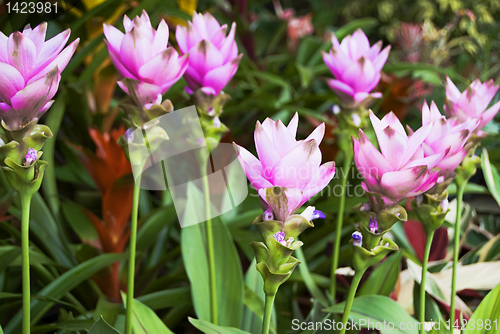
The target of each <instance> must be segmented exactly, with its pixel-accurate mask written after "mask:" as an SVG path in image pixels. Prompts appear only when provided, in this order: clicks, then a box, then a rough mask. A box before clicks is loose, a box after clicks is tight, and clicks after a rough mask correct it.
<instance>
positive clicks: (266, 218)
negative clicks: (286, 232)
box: [262, 206, 283, 233]
mask: <svg viewBox="0 0 500 334" xmlns="http://www.w3.org/2000/svg"><path fill="white" fill-rule="evenodd" d="M262 220H264V221H269V220H274V215H273V210H272V209H271V207H270V206H268V207H267V210H266V211H264V213H263V214H262ZM281 233H283V232H281Z"/></svg>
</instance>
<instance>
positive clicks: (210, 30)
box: [175, 12, 243, 95]
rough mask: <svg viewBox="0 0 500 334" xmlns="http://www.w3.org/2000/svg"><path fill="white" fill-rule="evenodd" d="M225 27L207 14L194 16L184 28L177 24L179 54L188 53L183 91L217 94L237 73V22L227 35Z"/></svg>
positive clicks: (195, 14)
mask: <svg viewBox="0 0 500 334" xmlns="http://www.w3.org/2000/svg"><path fill="white" fill-rule="evenodd" d="M226 30H227V25H226V24H224V25H222V26H221V25H220V24H219V23H218V22H217V20H216V19H215V18H214V17H213V16H212V14H210V13H205V14H200V13H196V12H195V13H194V15H193V22H192V23H191V22H190V21H188V22H187V27H183V26H180V25H178V26H177V30H176V31H175V37H176V38H177V43H178V44H179V49H180V50H181V52H182V54H187V53H189V66H188V69H187V71H186V73H185V75H184V78H185V79H186V81H187V82H188V86H189V87H186V90H187V91H188V92H189V93H192V92H194V91H196V90H198V89H200V88H201V90H202V91H203V92H204V93H205V94H207V95H218V94H219V93H220V92H221V90H222V89H223V88H224V86H226V84H227V83H228V82H229V80H231V78H232V77H233V76H234V74H235V73H236V70H237V69H238V64H239V62H240V59H241V57H242V56H243V54H240V55H238V46H237V45H236V42H235V41H234V35H235V32H236V23H234V22H233V24H232V26H231V31H230V32H229V35H228V36H226Z"/></svg>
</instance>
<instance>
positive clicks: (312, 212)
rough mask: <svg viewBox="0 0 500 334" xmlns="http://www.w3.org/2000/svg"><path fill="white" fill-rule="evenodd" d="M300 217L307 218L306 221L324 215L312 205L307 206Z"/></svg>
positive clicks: (323, 217) (323, 216)
mask: <svg viewBox="0 0 500 334" xmlns="http://www.w3.org/2000/svg"><path fill="white" fill-rule="evenodd" d="M300 215H301V216H302V217H304V218H305V219H307V221H311V220H314V219H318V218H321V219H325V218H326V216H325V214H324V213H323V212H321V211H319V210H316V208H315V207H314V206H308V207H307V208H306V209H305V210H304V211H303V212H302V213H301V214H300Z"/></svg>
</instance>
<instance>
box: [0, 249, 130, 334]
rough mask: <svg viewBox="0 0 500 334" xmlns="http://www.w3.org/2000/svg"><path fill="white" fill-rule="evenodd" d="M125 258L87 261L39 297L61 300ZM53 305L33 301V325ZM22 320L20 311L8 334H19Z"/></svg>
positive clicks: (117, 255) (9, 325)
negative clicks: (101, 271) (77, 287)
mask: <svg viewBox="0 0 500 334" xmlns="http://www.w3.org/2000/svg"><path fill="white" fill-rule="evenodd" d="M125 257H126V254H103V255H99V256H97V257H95V258H93V259H90V260H88V261H85V262H83V263H82V264H80V265H78V266H76V267H74V268H72V269H71V270H68V271H67V272H65V273H64V274H62V275H61V276H59V277H58V278H56V279H55V280H54V281H53V282H52V283H50V284H49V285H47V286H46V287H45V288H43V289H42V290H40V292H38V295H39V296H46V297H51V298H56V299H59V298H61V297H63V296H64V295H65V294H66V293H67V292H69V291H71V290H72V289H74V288H75V287H76V286H78V285H79V284H81V283H82V282H84V281H86V280H87V279H89V278H90V277H91V276H92V275H94V274H95V273H97V272H98V271H100V270H102V269H104V268H106V267H108V266H109V265H111V264H112V263H114V262H117V261H120V260H123V259H124V258H125ZM51 305H53V303H49V302H42V301H39V300H34V301H32V302H31V319H32V323H36V321H37V320H38V319H40V317H41V316H43V313H44V310H47V309H48V308H50V307H51ZM21 320H22V311H21V310H20V311H19V312H17V313H16V315H15V316H14V317H13V318H12V320H11V321H10V322H9V324H8V325H7V327H6V328H5V331H6V332H7V334H9V333H17V332H18V331H20V330H21Z"/></svg>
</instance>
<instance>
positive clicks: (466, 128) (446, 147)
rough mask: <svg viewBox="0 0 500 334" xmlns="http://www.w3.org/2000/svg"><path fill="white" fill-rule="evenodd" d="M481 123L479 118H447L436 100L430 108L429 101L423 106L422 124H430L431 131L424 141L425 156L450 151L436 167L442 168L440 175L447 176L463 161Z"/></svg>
mask: <svg viewBox="0 0 500 334" xmlns="http://www.w3.org/2000/svg"><path fill="white" fill-rule="evenodd" d="M478 124H479V120H477V119H470V118H469V119H467V120H465V121H464V122H463V123H459V122H457V120H456V118H452V119H446V117H445V116H443V115H442V114H441V113H440V112H439V109H438V108H437V106H436V103H434V101H432V102H431V107H430V108H429V106H428V104H427V102H425V103H424V106H423V108H422V126H426V125H430V126H431V131H430V132H429V134H428V135H427V136H426V138H425V140H424V142H423V143H422V148H421V149H422V150H423V154H424V156H425V157H427V156H433V155H435V154H440V153H442V152H444V151H448V153H447V154H446V155H445V156H444V158H443V160H441V161H439V162H438V164H437V165H436V167H439V168H441V170H440V171H439V175H440V176H442V177H443V179H444V178H447V177H448V176H449V175H450V174H451V173H453V171H454V170H455V168H457V166H458V165H460V163H461V162H462V160H463V159H464V158H465V156H466V155H467V153H468V152H469V149H470V145H466V144H467V141H468V140H469V137H470V136H471V134H472V132H473V131H474V130H475V129H476V127H477V126H478Z"/></svg>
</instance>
